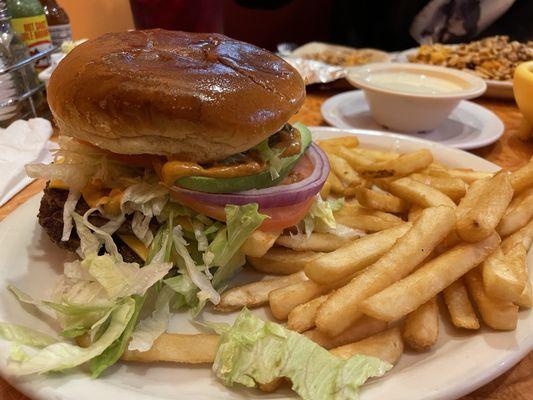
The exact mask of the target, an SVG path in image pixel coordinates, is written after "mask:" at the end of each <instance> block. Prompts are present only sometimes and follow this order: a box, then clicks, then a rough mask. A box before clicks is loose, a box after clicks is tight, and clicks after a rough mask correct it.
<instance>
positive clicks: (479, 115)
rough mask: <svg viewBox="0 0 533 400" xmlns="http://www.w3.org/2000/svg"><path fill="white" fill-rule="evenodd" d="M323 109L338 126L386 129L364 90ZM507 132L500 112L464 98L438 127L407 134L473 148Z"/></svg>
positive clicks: (329, 102) (332, 99) (344, 95)
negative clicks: (499, 115)
mask: <svg viewBox="0 0 533 400" xmlns="http://www.w3.org/2000/svg"><path fill="white" fill-rule="evenodd" d="M320 111H321V112H322V117H323V118H324V119H325V120H326V122H327V123H328V124H330V125H333V126H334V127H336V128H341V129H375V130H384V129H386V128H385V127H383V126H381V125H379V124H378V123H377V122H376V121H374V119H373V118H372V114H371V113H370V109H369V107H368V104H367V102H366V99H365V95H364V92H363V91H362V90H352V91H349V92H344V93H341V94H338V95H336V96H333V97H330V98H329V99H327V100H326V101H325V102H324V104H322V107H321V110H320ZM420 112H424V110H420ZM503 131H504V126H503V122H502V121H501V120H500V119H499V118H498V117H497V116H496V114H494V113H493V112H492V111H490V110H488V109H486V108H485V107H482V106H479V105H477V104H475V103H472V102H470V101H466V100H462V101H461V102H459V105H458V106H457V107H456V108H455V109H454V110H453V111H452V113H451V114H450V116H449V117H448V119H447V120H446V121H444V122H443V123H442V124H441V125H440V126H439V127H438V128H437V129H435V130H433V131H431V132H424V133H409V134H407V133H406V134H405V136H408V137H416V138H419V139H427V140H431V141H434V142H439V143H441V144H444V145H446V146H450V147H455V148H458V149H463V150H469V149H476V148H478V147H483V146H487V145H489V144H491V143H494V142H495V141H497V140H498V139H499V138H500V137H501V136H502V135H503Z"/></svg>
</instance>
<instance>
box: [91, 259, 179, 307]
mask: <svg viewBox="0 0 533 400" xmlns="http://www.w3.org/2000/svg"><path fill="white" fill-rule="evenodd" d="M82 264H86V265H87V269H88V271H89V274H90V275H91V276H92V277H93V278H94V280H95V281H96V282H98V283H99V284H100V285H102V287H103V288H104V289H105V291H106V293H107V295H108V297H109V298H112V299H113V298H120V297H125V296H131V295H134V294H136V295H139V296H142V295H144V294H145V293H146V291H147V290H148V289H149V288H150V287H151V286H152V285H153V284H155V283H156V282H158V281H159V280H160V279H162V278H163V277H164V276H165V275H166V274H167V273H168V272H169V271H170V269H171V268H172V263H168V262H151V263H150V264H148V265H145V266H144V267H143V268H141V267H140V266H139V264H136V263H126V262H123V261H115V260H114V259H113V257H111V256H110V255H109V254H103V255H101V256H94V257H92V258H88V259H85V260H84V261H82Z"/></svg>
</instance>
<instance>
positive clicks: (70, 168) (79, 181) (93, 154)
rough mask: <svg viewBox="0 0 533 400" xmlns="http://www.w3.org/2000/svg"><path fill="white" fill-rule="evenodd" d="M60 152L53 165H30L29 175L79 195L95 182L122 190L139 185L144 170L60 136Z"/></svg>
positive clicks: (102, 151) (27, 168)
mask: <svg viewBox="0 0 533 400" xmlns="http://www.w3.org/2000/svg"><path fill="white" fill-rule="evenodd" d="M58 141H59V149H58V150H57V151H56V152H55V156H54V160H55V161H54V163H52V164H31V165H27V166H26V173H27V174H28V176H30V177H32V178H44V179H45V180H52V179H57V180H61V181H63V182H64V183H65V184H66V185H67V186H68V187H69V188H70V189H75V190H78V191H81V190H83V188H84V187H85V186H86V185H87V184H88V183H89V182H90V181H91V180H94V179H99V180H101V181H102V182H103V184H104V185H105V187H109V188H121V187H127V186H130V185H131V184H132V183H136V182H139V181H140V180H141V178H140V177H142V176H143V172H144V170H143V169H142V168H137V167H131V166H129V165H125V164H122V163H121V162H119V161H116V160H114V159H112V158H109V157H108V154H107V153H106V152H105V151H104V150H100V149H98V148H97V147H94V146H91V145H88V144H84V143H82V142H81V141H78V140H76V139H74V138H72V137H68V136H65V135H61V136H59V140H58Z"/></svg>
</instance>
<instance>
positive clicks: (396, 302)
mask: <svg viewBox="0 0 533 400" xmlns="http://www.w3.org/2000/svg"><path fill="white" fill-rule="evenodd" d="M499 244H500V237H499V236H498V234H497V233H493V234H492V235H491V236H489V237H488V238H486V239H484V240H482V241H480V242H477V243H465V244H460V245H458V246H455V247H454V248H452V249H450V250H448V251H447V252H445V253H443V254H441V255H440V256H438V257H437V258H434V259H433V260H431V261H429V262H428V263H426V264H425V265H423V266H422V267H420V268H419V269H417V270H416V271H415V272H413V273H412V274H411V275H409V276H407V277H405V278H403V279H402V280H399V281H398V282H396V283H394V284H392V285H391V286H389V287H387V288H386V289H384V290H382V291H381V292H379V293H377V294H375V295H373V296H372V297H369V298H368V299H366V300H365V301H363V302H362V303H361V304H360V310H361V311H362V312H363V313H365V314H366V315H369V316H371V317H374V318H377V319H381V320H383V321H395V320H398V319H400V318H401V317H403V316H405V315H407V314H409V313H410V312H412V311H414V310H416V309H417V308H418V307H420V306H421V305H422V304H424V303H425V302H427V301H428V300H430V299H431V298H432V297H434V296H436V295H437V294H438V293H440V292H441V291H442V290H444V289H445V288H446V287H448V286H450V285H451V284H452V283H453V282H455V281H456V280H457V279H459V278H460V277H461V276H463V275H464V274H466V273H467V272H468V271H470V270H471V269H472V268H474V267H476V266H477V265H479V264H480V263H481V262H483V260H485V258H487V257H488V256H489V255H490V254H491V253H492V252H493V251H494V250H496V248H497V247H498V245H499Z"/></svg>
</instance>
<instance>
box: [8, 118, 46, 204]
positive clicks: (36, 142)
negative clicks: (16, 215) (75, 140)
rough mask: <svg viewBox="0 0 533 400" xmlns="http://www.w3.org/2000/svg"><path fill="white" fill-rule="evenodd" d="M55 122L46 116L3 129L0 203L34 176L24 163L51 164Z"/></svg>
mask: <svg viewBox="0 0 533 400" xmlns="http://www.w3.org/2000/svg"><path fill="white" fill-rule="evenodd" d="M51 135H52V124H50V121H48V120H46V119H43V118H33V119H30V120H28V121H24V120H18V121H15V122H13V123H12V124H11V125H9V126H8V127H7V128H6V129H0V206H2V205H4V204H5V203H6V202H7V201H8V200H9V199H11V198H12V197H13V196H14V195H15V194H17V193H18V192H19V191H20V190H22V189H23V188H25V187H26V186H28V185H29V184H30V183H31V182H32V181H33V178H30V177H29V176H27V175H26V172H25V171H24V166H25V165H26V164H30V163H49V162H51V161H52V154H51V152H50V142H49V139H50V136H51Z"/></svg>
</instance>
